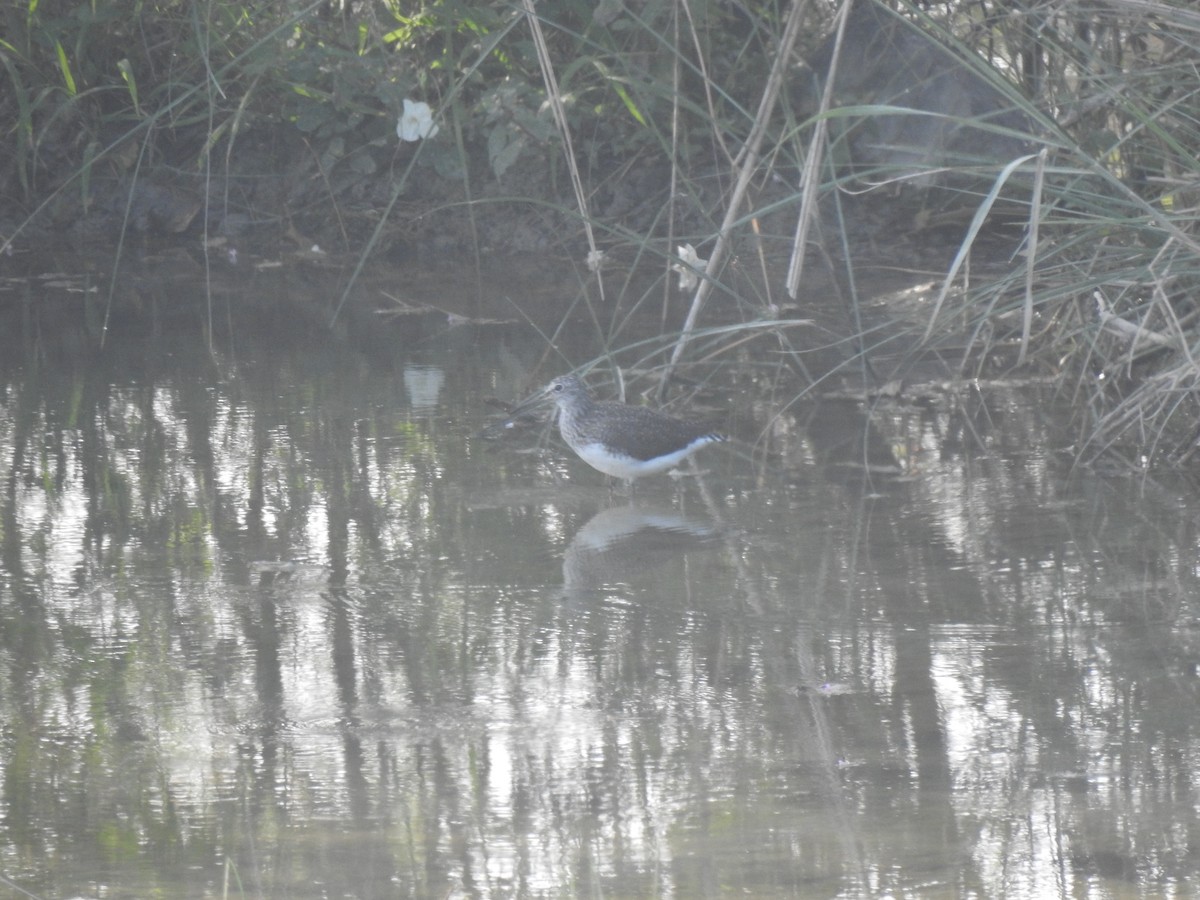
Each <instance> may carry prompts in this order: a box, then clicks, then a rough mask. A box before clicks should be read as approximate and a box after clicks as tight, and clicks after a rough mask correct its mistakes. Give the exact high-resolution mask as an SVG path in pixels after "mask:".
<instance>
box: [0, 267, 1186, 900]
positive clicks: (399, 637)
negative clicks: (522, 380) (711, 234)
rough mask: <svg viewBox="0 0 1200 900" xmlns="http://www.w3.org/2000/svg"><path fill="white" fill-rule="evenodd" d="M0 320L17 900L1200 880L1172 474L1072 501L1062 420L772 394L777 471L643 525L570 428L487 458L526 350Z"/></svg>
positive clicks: (445, 339) (9, 760) (1076, 495)
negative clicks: (218, 338)
mask: <svg viewBox="0 0 1200 900" xmlns="http://www.w3.org/2000/svg"><path fill="white" fill-rule="evenodd" d="M261 289H262V288H261V286H259V288H258V290H260V291H261ZM6 315H8V317H9V321H8V322H6V329H5V334H6V337H5V340H6V341H7V342H8V343H7V345H6V346H5V348H4V356H3V360H4V361H3V363H2V364H0V366H2V371H3V387H2V388H0V455H2V458H3V462H4V470H5V471H6V472H7V473H8V477H7V481H6V483H5V488H4V491H3V494H2V496H0V528H2V535H0V538H2V553H3V557H2V561H0V562H2V565H0V579H2V581H0V661H2V663H3V666H2V667H0V679H2V680H3V683H2V685H0V728H2V735H3V737H2V740H3V744H2V750H3V759H2V762H3V766H4V778H3V798H2V804H3V805H2V807H0V813H2V815H3V820H2V823H0V859H2V860H3V867H4V869H3V874H4V877H5V878H7V879H9V880H10V881H11V882H13V883H14V884H17V885H20V887H21V888H22V889H24V890H28V891H31V892H33V893H35V894H38V895H40V896H46V897H50V896H105V897H144V896H149V895H151V894H154V893H159V894H162V895H166V896H172V897H176V896H178V897H182V896H196V897H205V896H224V895H228V896H253V897H284V896H286V897H333V896H338V897H364V898H372V897H395V896H414V897H444V896H447V895H448V893H450V894H451V895H453V896H478V897H509V896H521V897H561V896H575V895H580V894H601V893H602V894H604V895H605V896H608V897H659V896H677V897H696V896H732V895H737V896H755V897H772V896H779V897H785V896H786V897H825V896H842V897H861V896H878V895H883V894H888V893H890V894H891V895H893V896H898V897H899V896H912V897H918V896H919V897H929V896H946V897H951V896H953V897H961V896H979V897H992V896H1008V897H1031V898H1033V897H1046V896H1057V895H1073V896H1089V897H1115V896H1131V895H1133V896H1184V895H1186V894H1187V893H1188V892H1189V890H1190V888H1189V885H1190V884H1191V883H1192V879H1194V878H1195V877H1196V875H1197V872H1198V870H1200V859H1198V856H1197V851H1196V849H1195V848H1196V847H1197V845H1198V841H1197V838H1198V837H1200V834H1198V828H1197V820H1198V808H1200V803H1198V798H1197V788H1196V785H1195V784H1194V779H1195V776H1194V773H1195V772H1197V771H1200V740H1198V737H1200V736H1198V735H1197V733H1196V732H1197V729H1198V727H1200V726H1198V724H1197V723H1198V722H1200V716H1198V715H1197V688H1198V684H1197V678H1196V665H1197V660H1198V659H1200V655H1198V652H1197V647H1196V634H1197V632H1196V629H1195V625H1196V612H1197V609H1196V603H1197V601H1196V598H1197V573H1196V564H1195V558H1196V542H1197V538H1196V529H1195V526H1194V522H1195V520H1196V511H1197V510H1196V505H1195V501H1194V499H1193V497H1194V496H1195V495H1194V492H1193V488H1192V486H1191V484H1190V483H1183V482H1163V481H1154V480H1150V479H1147V480H1144V481H1135V480H1132V479H1129V478H1126V477H1123V476H1109V477H1101V476H1099V475H1097V474H1096V473H1092V472H1087V473H1082V472H1081V473H1077V474H1076V475H1075V476H1074V477H1070V478H1069V477H1067V475H1068V473H1067V470H1066V467H1065V466H1064V465H1063V464H1062V462H1061V461H1059V460H1058V459H1056V455H1055V451H1054V442H1055V441H1057V440H1059V439H1060V438H1059V436H1058V435H1056V434H1054V433H1053V432H1052V431H1048V430H1047V429H1046V427H1045V419H1044V415H1043V411H1042V410H1041V409H1040V408H1039V398H1037V397H1019V396H1016V395H1013V394H1008V393H1003V392H1000V393H997V394H996V395H993V396H991V397H989V398H987V399H981V398H979V397H977V396H966V397H964V398H963V400H962V402H961V403H960V404H959V405H951V404H944V405H943V404H932V405H925V406H905V405H900V404H897V405H896V406H894V407H887V408H883V407H881V408H878V409H876V410H875V411H874V413H873V414H872V416H871V417H870V419H867V418H864V417H863V414H862V411H861V410H859V409H857V408H854V407H852V406H842V407H836V406H826V407H822V408H818V409H808V410H806V411H804V412H803V413H802V414H800V413H796V414H792V415H789V416H786V417H784V418H779V419H773V418H772V417H771V415H770V412H771V411H772V409H773V408H772V407H771V406H770V405H769V404H767V403H765V402H764V403H763V405H762V407H761V408H758V407H756V406H753V405H752V404H751V405H750V406H748V407H747V410H748V411H747V416H748V422H749V427H747V422H746V421H741V420H739V421H738V422H735V423H732V424H733V425H734V426H735V427H736V428H737V429H738V431H739V433H741V434H742V435H743V436H744V437H748V438H751V439H754V438H756V437H763V438H764V439H769V444H770V451H771V453H770V455H769V457H768V458H769V460H770V463H769V464H768V465H766V466H764V465H763V464H762V463H761V455H759V456H752V455H751V454H750V453H749V452H748V451H747V452H746V453H744V454H739V453H738V452H736V450H734V451H729V452H726V448H713V450H712V452H709V451H706V454H707V455H705V456H703V458H702V464H703V467H704V468H705V469H706V470H708V471H707V473H706V474H705V475H704V476H703V477H702V478H700V479H696V478H688V479H683V480H681V481H678V482H676V481H672V480H671V479H669V478H665V477H663V478H659V479H655V480H651V481H647V482H644V483H643V484H642V485H639V488H638V490H637V492H636V493H635V494H634V496H633V498H632V499H630V498H626V497H623V496H621V495H613V494H611V493H610V492H609V491H608V489H607V487H606V486H605V484H604V482H603V479H601V478H600V476H598V475H597V474H596V473H593V472H591V471H590V470H587V469H585V468H584V467H582V466H581V465H579V464H577V463H576V462H575V461H573V460H571V459H569V458H567V457H566V456H565V454H564V453H563V451H562V448H561V446H560V445H558V444H557V443H552V444H551V446H550V451H549V453H548V454H540V455H531V454H526V453H520V452H518V449H517V448H516V447H514V446H511V445H504V446H500V447H496V446H489V445H485V444H484V443H482V442H480V441H479V440H478V439H476V437H475V434H476V433H477V431H478V429H479V427H480V425H481V424H483V422H484V420H485V417H486V415H487V413H486V410H485V409H484V408H483V405H482V403H481V402H480V398H481V396H482V395H484V394H487V393H490V392H493V391H495V392H497V393H502V394H504V395H506V396H510V397H512V396H515V394H516V392H517V390H518V387H517V386H516V382H517V381H519V377H518V376H515V375H514V374H513V371H514V370H513V360H514V359H523V360H534V359H536V358H537V355H538V353H539V352H540V349H541V348H540V346H539V345H538V344H537V343H536V342H535V341H534V340H532V339H531V338H530V337H529V336H527V335H521V334H514V333H500V334H496V333H491V332H481V333H476V334H474V335H469V336H468V335H464V334H462V333H460V332H446V331H445V329H444V328H427V329H425V330H423V331H422V330H421V329H419V328H418V329H416V333H413V329H414V326H411V325H408V324H407V323H405V324H404V327H403V328H402V327H400V326H397V327H396V328H395V330H393V331H391V332H389V333H388V335H387V339H386V340H384V341H383V342H382V346H381V345H380V344H378V343H372V342H371V341H369V340H367V339H365V338H362V339H361V340H360V341H356V340H355V339H353V336H352V337H350V338H347V339H345V340H343V341H342V342H340V343H333V342H332V341H331V340H330V338H329V336H328V335H327V333H326V332H325V331H324V330H323V327H321V328H318V327H315V326H314V327H313V328H312V329H311V331H309V332H306V331H305V330H304V329H303V328H302V327H297V326H295V325H294V324H290V325H289V326H288V327H286V328H283V327H281V326H280V323H279V322H273V323H271V326H272V327H270V328H262V326H261V323H259V325H258V326H257V327H251V325H247V326H246V327H245V328H244V329H242V330H241V331H240V332H239V333H238V342H237V352H236V359H235V358H234V356H235V354H233V353H232V352H229V351H222V352H219V353H218V355H217V358H216V363H217V365H216V366H215V367H214V364H213V363H214V360H213V358H211V357H210V356H209V355H208V354H207V352H206V351H205V349H204V345H203V341H202V339H201V338H199V337H198V336H197V334H196V333H193V332H192V331H189V330H188V327H187V323H186V322H184V323H182V324H181V325H180V326H179V329H178V330H177V331H176V332H173V333H174V334H175V335H176V337H175V338H174V339H169V338H168V337H166V336H164V335H163V334H161V333H159V334H156V335H144V334H138V333H136V330H135V329H133V328H132V327H131V328H130V329H129V330H128V331H126V332H125V333H124V334H116V335H114V336H113V337H112V338H110V341H109V345H108V348H107V349H106V351H105V352H104V353H102V354H92V353H91V352H90V351H89V352H88V353H85V354H80V353H78V352H77V351H76V350H74V349H73V347H74V346H75V345H73V344H72V343H71V341H72V339H75V338H78V335H77V334H76V333H75V332H74V330H73V329H72V328H64V327H63V324H62V322H59V321H56V322H54V323H53V325H54V327H53V328H51V327H49V325H50V324H51V322H50V321H49V320H47V321H45V322H44V323H42V325H43V327H42V328H41V330H40V336H36V337H35V336H34V334H33V333H32V331H31V329H30V325H29V319H28V318H25V319H23V320H21V319H19V317H16V316H15V315H14V314H13V313H12V312H11V311H10V312H9V313H7V314H6ZM44 315H46V316H47V317H48V316H49V314H48V313H45V314H44ZM35 318H36V317H35ZM22 323H23V324H22ZM260 329H261V330H260ZM745 405H746V404H743V406H745ZM864 442H865V443H864ZM757 449H758V450H761V449H762V447H761V445H760V446H759V447H758V448H757ZM864 459H866V460H869V461H870V462H872V463H878V464H880V465H879V467H878V474H877V475H876V477H874V478H871V479H868V478H866V477H865V476H864V474H863V472H864V468H863V466H862V465H861V461H862V460H864ZM897 460H899V461H901V462H902V463H903V466H898V465H897ZM884 464H886V465H884Z"/></svg>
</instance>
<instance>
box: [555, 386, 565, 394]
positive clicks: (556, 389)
mask: <svg viewBox="0 0 1200 900" xmlns="http://www.w3.org/2000/svg"><path fill="white" fill-rule="evenodd" d="M562 389H563V386H562V385H561V384H555V385H554V393H556V394H561V393H562Z"/></svg>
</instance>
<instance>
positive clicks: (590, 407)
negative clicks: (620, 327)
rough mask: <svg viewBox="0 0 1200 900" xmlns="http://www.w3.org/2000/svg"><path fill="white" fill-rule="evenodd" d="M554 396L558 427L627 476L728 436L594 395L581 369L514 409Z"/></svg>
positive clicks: (598, 465)
mask: <svg viewBox="0 0 1200 900" xmlns="http://www.w3.org/2000/svg"><path fill="white" fill-rule="evenodd" d="M550 399H553V400H554V402H555V404H557V406H558V430H559V433H560V434H561V435H562V437H563V440H564V441H566V442H567V445H568V446H569V447H570V448H571V449H572V450H574V451H575V453H576V454H577V455H578V456H579V458H580V459H582V460H583V461H584V462H585V463H587V464H588V465H589V466H591V467H592V468H593V469H599V470H600V471H601V472H603V473H604V474H605V475H612V476H613V477H614V478H623V479H625V480H626V481H633V480H634V479H635V478H641V477H642V476H643V475H653V474H655V473H657V472H664V471H666V470H667V469H670V468H671V467H672V466H675V465H678V464H679V463H681V462H683V460H685V459H686V458H687V457H689V456H690V455H691V454H693V453H695V452H696V451H697V450H699V449H700V448H701V447H703V446H705V445H707V444H713V443H716V442H718V441H723V440H726V438H725V436H724V435H723V434H720V433H718V432H716V431H713V430H712V429H711V428H710V427H708V426H707V425H704V424H702V423H700V422H693V421H688V420H686V419H677V418H675V417H674V416H669V415H667V414H666V413H664V412H659V411H658V410H655V409H650V408H649V407H646V406H629V405H627V404H624V403H617V402H615V401H611V400H604V401H598V400H595V399H593V397H592V395H591V392H590V391H589V390H588V389H587V386H586V385H585V384H584V383H583V382H582V381H581V380H580V379H579V377H578V376H576V375H563V376H560V377H559V378H555V379H554V380H553V381H551V382H550V383H549V384H548V385H546V387H545V388H543V389H542V390H541V391H539V392H538V393H536V394H534V395H533V396H532V397H530V398H529V399H528V400H526V401H525V402H524V403H521V404H520V405H519V406H517V408H516V409H514V410H513V411H512V415H513V416H516V415H517V414H519V413H521V412H523V411H524V410H526V409H529V408H530V407H533V406H536V405H537V404H539V403H542V402H544V401H546V400H550Z"/></svg>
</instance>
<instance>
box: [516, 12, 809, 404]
mask: <svg viewBox="0 0 1200 900" xmlns="http://www.w3.org/2000/svg"><path fill="white" fill-rule="evenodd" d="M525 2H526V3H528V2H530V0H525ZM806 5H807V0H792V3H791V5H790V6H789V8H788V18H787V23H786V24H785V26H784V29H783V36H782V37H781V38H780V41H779V49H778V51H777V53H776V55H775V61H774V63H773V64H772V66H771V73H770V75H768V76H767V84H766V87H765V88H764V90H763V96H762V101H761V102H760V103H759V106H758V112H757V114H756V115H755V116H754V123H753V124H752V126H751V128H750V134H749V136H748V137H747V138H746V146H745V149H744V150H743V152H742V153H741V154H740V155H739V157H738V161H739V162H740V164H741V165H740V168H739V169H738V177H737V182H736V184H735V185H734V188H733V193H732V194H731V195H730V198H729V205H728V206H727V207H726V209H725V218H724V219H723V220H722V222H721V228H720V231H719V232H718V233H717V241H716V244H715V246H714V247H713V251H712V255H711V256H710V257H709V260H708V266H707V271H708V272H709V273H710V274H709V276H707V277H705V278H703V279H701V281H700V284H699V286H698V287H697V288H696V295H695V296H694V297H693V298H692V306H691V309H689V310H688V314H687V319H686V320H685V321H684V323H683V329H682V330H681V331H680V333H679V337H678V338H677V339H676V341H675V349H674V351H672V353H671V359H670V361H669V362H668V363H667V368H666V372H665V374H664V377H663V381H662V383H661V384H660V385H659V393H660V395H661V393H662V392H663V391H664V390H665V387H666V384H667V382H668V381H669V380H670V378H671V373H672V372H673V371H674V370H675V366H676V365H678V364H679V360H680V359H681V358H682V357H683V351H684V349H685V348H686V347H687V343H688V340H689V338H690V337H691V334H692V332H693V331H694V330H695V327H696V320H697V319H698V318H699V316H700V310H701V309H702V308H703V307H704V302H705V300H707V299H708V295H709V294H710V293H711V292H712V287H713V284H714V283H715V282H714V281H713V278H712V276H713V275H715V274H716V273H717V272H718V271H720V267H721V263H722V262H724V260H725V256H726V254H727V253H728V252H729V242H730V240H731V238H732V234H733V226H734V224H735V223H736V222H737V220H738V217H739V210H740V209H741V206H742V201H743V200H744V199H745V196H746V191H747V190H748V189H749V187H750V181H751V179H752V178H753V177H754V175H755V169H756V168H757V166H758V159H759V155H760V151H761V149H762V142H763V140H764V139H765V137H766V135H767V129H768V125H769V123H770V120H771V114H772V112H773V111H774V109H775V103H776V101H777V100H778V99H779V92H780V90H781V88H782V86H783V81H784V79H785V78H786V77H787V73H788V70H789V68H790V67H791V59H792V51H793V49H794V48H795V45H796V38H797V37H798V36H799V34H800V23H801V22H802V21H803V18H804V17H803V15H802V13H803V10H804V7H805V6H806Z"/></svg>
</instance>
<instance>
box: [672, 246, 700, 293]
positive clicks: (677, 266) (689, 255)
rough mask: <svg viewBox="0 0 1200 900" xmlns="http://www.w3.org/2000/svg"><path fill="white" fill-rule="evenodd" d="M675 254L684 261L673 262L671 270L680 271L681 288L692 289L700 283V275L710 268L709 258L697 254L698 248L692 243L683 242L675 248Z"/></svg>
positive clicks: (683, 289)
mask: <svg viewBox="0 0 1200 900" xmlns="http://www.w3.org/2000/svg"><path fill="white" fill-rule="evenodd" d="M675 254H676V255H677V256H678V257H679V259H680V260H681V261H682V264H681V263H671V271H672V272H678V273H679V289H680V290H681V291H690V290H691V289H692V288H694V287H695V286H696V285H698V284H699V283H700V276H701V275H703V274H704V270H705V269H707V268H708V260H707V259H701V258H700V257H699V256H697V255H696V248H695V247H693V246H692V245H691V244H683V245H681V246H679V247H676V248H675Z"/></svg>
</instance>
